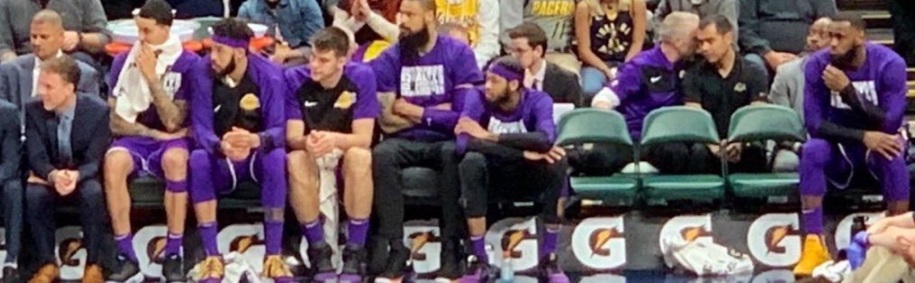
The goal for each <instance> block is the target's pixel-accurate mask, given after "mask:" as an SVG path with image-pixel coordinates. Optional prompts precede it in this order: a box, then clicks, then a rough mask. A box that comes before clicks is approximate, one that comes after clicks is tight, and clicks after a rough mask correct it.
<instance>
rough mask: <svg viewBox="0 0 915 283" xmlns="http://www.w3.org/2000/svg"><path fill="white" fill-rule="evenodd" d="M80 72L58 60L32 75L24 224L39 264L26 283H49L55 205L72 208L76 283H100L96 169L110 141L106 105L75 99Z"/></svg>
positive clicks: (101, 216)
mask: <svg viewBox="0 0 915 283" xmlns="http://www.w3.org/2000/svg"><path fill="white" fill-rule="evenodd" d="M79 78H80V70H79V67H78V65H77V63H76V61H75V60H73V58H71V57H69V56H67V55H63V56H61V57H59V58H54V59H50V60H47V61H45V62H43V63H42V64H41V66H40V71H39V75H38V96H39V98H41V99H40V100H36V101H32V102H30V103H29V104H28V105H26V110H25V111H26V132H25V134H26V138H27V139H28V141H29V143H28V144H27V145H26V148H27V152H28V160H29V162H28V163H29V169H30V170H31V175H30V177H29V181H28V186H27V188H26V211H25V219H26V221H28V222H27V223H28V224H29V225H30V226H31V229H32V230H31V231H32V236H33V237H34V238H35V242H36V245H35V250H36V253H37V256H38V259H39V262H41V263H42V266H41V268H40V269H39V270H38V272H37V273H36V274H35V275H34V276H33V277H32V279H31V280H30V281H29V282H54V281H56V280H57V277H58V276H59V270H58V267H57V265H56V264H55V263H56V260H55V257H54V229H55V228H56V227H55V221H54V212H55V208H56V205H55V204H56V202H57V201H58V200H68V201H74V202H76V203H78V206H79V209H80V214H81V216H80V220H81V221H82V229H83V243H85V246H86V253H87V255H86V271H85V273H84V275H83V280H82V282H102V281H104V279H103V278H104V277H103V276H102V270H101V268H100V267H99V265H98V263H99V261H98V256H99V252H101V250H100V249H99V244H100V241H101V240H102V237H103V235H102V233H103V232H102V231H103V229H104V226H103V225H104V221H105V217H106V216H105V197H104V196H103V194H102V186H101V184H100V183H99V174H98V172H99V165H100V162H101V160H102V156H103V155H104V154H105V150H106V149H107V148H108V141H109V137H110V134H111V133H110V129H109V120H108V105H107V104H106V103H105V102H104V101H102V100H101V99H99V98H98V96H97V95H86V94H79V95H77V94H76V84H77V83H78V82H79Z"/></svg>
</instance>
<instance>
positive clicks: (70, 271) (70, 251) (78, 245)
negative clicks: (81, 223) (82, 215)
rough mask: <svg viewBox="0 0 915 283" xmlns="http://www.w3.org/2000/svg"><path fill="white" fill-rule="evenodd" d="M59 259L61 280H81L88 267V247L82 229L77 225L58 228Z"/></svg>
mask: <svg viewBox="0 0 915 283" xmlns="http://www.w3.org/2000/svg"><path fill="white" fill-rule="evenodd" d="M56 236H57V237H56V238H57V259H58V261H59V262H60V279H61V280H80V278H82V277H83V271H84V270H85V269H86V248H85V246H84V244H83V233H82V230H81V229H80V228H79V227H77V226H67V227H63V228H60V229H57V232H56Z"/></svg>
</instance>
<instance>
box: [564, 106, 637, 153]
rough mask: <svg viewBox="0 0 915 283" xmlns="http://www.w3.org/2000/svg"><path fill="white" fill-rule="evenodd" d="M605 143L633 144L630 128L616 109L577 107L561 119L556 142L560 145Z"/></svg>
mask: <svg viewBox="0 0 915 283" xmlns="http://www.w3.org/2000/svg"><path fill="white" fill-rule="evenodd" d="M582 143H603V144H620V145H629V146H631V145H632V138H631V137H629V128H628V127H626V121H625V119H623V115H620V113H618V112H616V111H606V110H600V109H594V108H579V109H575V110H573V111H571V112H569V113H567V114H566V115H564V116H562V119H560V120H559V137H558V138H557V139H556V144H558V145H560V146H565V145H573V144H582Z"/></svg>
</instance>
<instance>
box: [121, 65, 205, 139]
mask: <svg viewBox="0 0 915 283" xmlns="http://www.w3.org/2000/svg"><path fill="white" fill-rule="evenodd" d="M127 53H128V52H123V53H121V54H118V55H117V57H115V58H114V62H113V63H112V64H111V72H109V73H108V77H107V79H106V80H105V81H106V83H108V87H109V88H110V89H114V86H116V85H117V84H118V76H120V74H121V70H122V69H124V64H125V63H126V61H127ZM198 60H200V56H197V54H194V53H193V52H188V51H184V52H183V53H181V56H179V57H178V60H176V61H175V64H173V65H172V66H170V67H168V70H167V71H166V72H165V75H164V76H163V78H162V84H163V85H164V86H165V91H172V92H174V93H175V95H174V98H173V99H174V100H185V101H189V100H190V99H191V98H192V96H193V94H194V92H195V91H194V90H193V83H194V81H195V80H197V78H198V77H202V75H201V74H200V73H198V72H194V66H195V64H197V61H198ZM111 97H115V98H117V97H118V94H117V93H111ZM137 123H140V124H142V125H143V126H146V127H147V128H150V129H153V130H158V131H162V132H168V131H166V130H165V125H162V120H160V119H159V113H158V112H157V111H156V107H155V106H154V105H150V106H149V109H146V111H144V112H143V113H140V115H138V116H137ZM189 125H190V122H189V120H185V122H184V126H189Z"/></svg>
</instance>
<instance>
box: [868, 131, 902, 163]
mask: <svg viewBox="0 0 915 283" xmlns="http://www.w3.org/2000/svg"><path fill="white" fill-rule="evenodd" d="M864 145H865V146H867V148H868V149H870V150H873V151H876V152H877V153H879V154H880V155H882V156H883V157H885V158H886V159H894V158H896V157H899V156H901V155H902V149H903V145H902V141H900V140H899V138H898V137H896V135H890V134H886V133H883V132H878V131H867V132H864Z"/></svg>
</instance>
